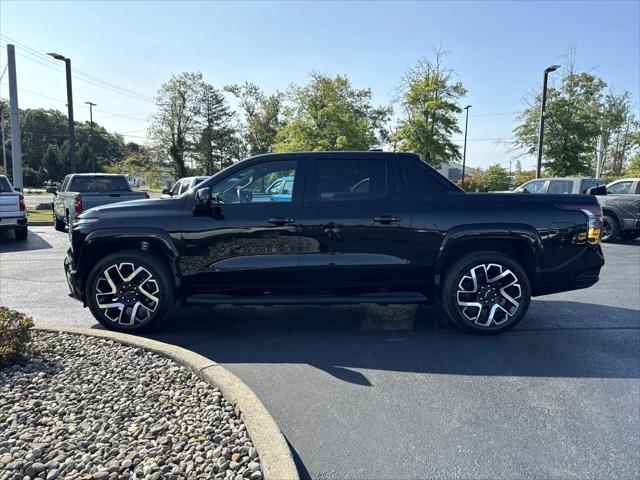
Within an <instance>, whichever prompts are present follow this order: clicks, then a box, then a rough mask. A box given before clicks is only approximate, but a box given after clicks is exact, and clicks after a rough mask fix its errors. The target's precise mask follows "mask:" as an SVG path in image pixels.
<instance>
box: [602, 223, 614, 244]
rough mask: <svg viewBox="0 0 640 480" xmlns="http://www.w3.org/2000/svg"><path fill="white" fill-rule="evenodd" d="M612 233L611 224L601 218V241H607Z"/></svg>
mask: <svg viewBox="0 0 640 480" xmlns="http://www.w3.org/2000/svg"><path fill="white" fill-rule="evenodd" d="M612 233H613V225H611V222H610V221H609V220H608V219H607V218H603V220H602V237H601V238H602V239H603V240H607V239H609V237H611V234H612Z"/></svg>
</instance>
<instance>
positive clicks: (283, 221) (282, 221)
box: [267, 217, 296, 225]
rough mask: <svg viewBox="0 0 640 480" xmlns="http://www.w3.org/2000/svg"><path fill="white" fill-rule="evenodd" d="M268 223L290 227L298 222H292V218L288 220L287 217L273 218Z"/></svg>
mask: <svg viewBox="0 0 640 480" xmlns="http://www.w3.org/2000/svg"><path fill="white" fill-rule="evenodd" d="M267 221H268V222H269V223H272V224H274V225H289V224H292V223H295V222H296V221H295V220H292V219H291V218H286V217H273V218H270V219H269V220H267Z"/></svg>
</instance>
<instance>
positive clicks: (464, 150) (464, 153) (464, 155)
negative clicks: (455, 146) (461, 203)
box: [460, 105, 471, 188]
mask: <svg viewBox="0 0 640 480" xmlns="http://www.w3.org/2000/svg"><path fill="white" fill-rule="evenodd" d="M470 108H471V105H467V106H466V107H464V109H465V110H466V111H467V118H466V120H465V121H464V147H462V180H461V181H460V186H461V187H462V188H464V167H465V165H466V163H467V130H468V129H469V109H470Z"/></svg>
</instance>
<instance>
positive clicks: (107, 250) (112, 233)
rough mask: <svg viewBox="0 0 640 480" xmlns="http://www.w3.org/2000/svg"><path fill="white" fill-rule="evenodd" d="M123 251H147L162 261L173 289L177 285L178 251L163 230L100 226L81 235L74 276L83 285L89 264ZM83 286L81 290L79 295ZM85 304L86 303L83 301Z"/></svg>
mask: <svg viewBox="0 0 640 480" xmlns="http://www.w3.org/2000/svg"><path fill="white" fill-rule="evenodd" d="M124 250H139V251H143V252H149V253H152V254H154V255H156V256H157V257H159V258H161V259H162V260H164V261H165V262H166V264H167V266H168V267H169V269H170V271H171V274H172V276H173V277H174V282H175V286H176V288H178V287H180V279H181V273H180V268H179V265H178V258H179V253H178V250H177V248H176V246H175V244H174V242H173V240H172V238H171V237H170V235H169V234H168V233H167V232H165V231H149V230H145V231H142V230H137V229H136V230H132V231H127V230H126V229H117V230H112V229H104V230H96V231H94V232H91V233H89V235H87V237H86V238H85V241H84V245H83V248H82V253H81V258H80V260H79V262H78V263H79V267H80V268H79V271H78V276H79V280H80V283H81V285H86V281H87V277H88V275H89V273H90V271H91V268H92V267H93V265H95V264H96V263H97V262H98V261H99V260H100V259H102V258H104V257H105V256H107V255H110V254H112V253H115V252H118V251H124ZM85 292H86V288H83V289H82V296H83V300H84V295H85ZM85 303H86V302H85Z"/></svg>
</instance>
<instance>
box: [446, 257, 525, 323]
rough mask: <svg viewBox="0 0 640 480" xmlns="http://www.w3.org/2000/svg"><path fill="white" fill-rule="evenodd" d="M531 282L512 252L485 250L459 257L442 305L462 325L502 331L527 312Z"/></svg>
mask: <svg viewBox="0 0 640 480" xmlns="http://www.w3.org/2000/svg"><path fill="white" fill-rule="evenodd" d="M530 301H531V283H530V282H529V278H528V276H527V273H526V272H525V270H524V269H523V268H522V266H521V265H520V264H519V263H518V262H517V261H515V260H514V259H513V258H511V257H509V256H508V255H504V254H502V253H498V252H491V251H481V252H473V253H469V254H467V255H465V256H463V257H462V258H460V259H458V260H456V261H455V262H454V263H453V264H452V265H451V266H450V267H449V268H448V269H447V271H446V274H445V278H444V283H443V285H442V306H443V309H444V312H445V313H446V315H447V316H448V317H449V318H450V319H451V320H452V321H453V322H454V323H455V324H456V325H458V326H459V327H461V328H463V329H465V330H467V331H471V332H474V333H483V334H495V333H501V332H504V331H506V330H509V329H510V328H513V327H514V326H516V325H517V324H518V323H519V322H520V321H521V320H522V318H523V317H524V315H525V314H526V313H527V310H528V309H529V303H530Z"/></svg>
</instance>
